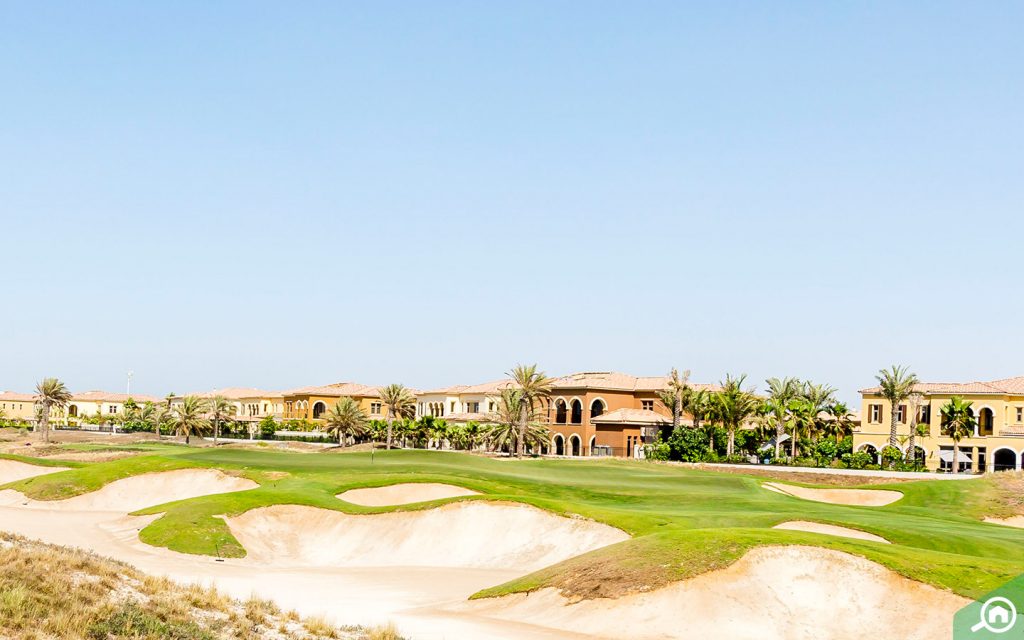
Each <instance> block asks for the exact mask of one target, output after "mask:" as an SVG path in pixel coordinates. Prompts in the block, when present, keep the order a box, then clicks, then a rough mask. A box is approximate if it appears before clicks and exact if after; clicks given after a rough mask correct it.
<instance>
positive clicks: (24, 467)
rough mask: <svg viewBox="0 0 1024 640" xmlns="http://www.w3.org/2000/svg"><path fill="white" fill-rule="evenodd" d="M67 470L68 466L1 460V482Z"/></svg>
mask: <svg viewBox="0 0 1024 640" xmlns="http://www.w3.org/2000/svg"><path fill="white" fill-rule="evenodd" d="M67 470H68V468H67V467H43V466H40V465H37V464H25V463H24V462H18V461H17V460H0V484H7V483H8V482H15V481H17V480H24V479H25V478H34V477H36V476H45V475H46V474H48V473H57V472H58V471H67Z"/></svg>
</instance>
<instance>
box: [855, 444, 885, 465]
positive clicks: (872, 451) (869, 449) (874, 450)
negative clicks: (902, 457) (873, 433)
mask: <svg viewBox="0 0 1024 640" xmlns="http://www.w3.org/2000/svg"><path fill="white" fill-rule="evenodd" d="M858 451H863V452H864V453H866V454H868V455H869V456H871V464H881V463H882V460H881V458H880V457H879V454H878V447H876V446H875V445H873V444H864V445H861V447H860V449H858Z"/></svg>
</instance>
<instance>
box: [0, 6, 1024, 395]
mask: <svg viewBox="0 0 1024 640" xmlns="http://www.w3.org/2000/svg"><path fill="white" fill-rule="evenodd" d="M1021 24H1024V5H1022V4H1020V3H1012V2H1007V3H1001V2H986V3H954V2H949V3H947V2H787V3H781V2H779V3H753V2H728V1H727V2H718V1H715V2H686V3H680V2H629V3H627V2H619V3H611V2H582V1H581V2H566V1H560V0H544V1H542V2H528V1H521V2H515V3H490V2H440V1H435V2H419V1H417V2H333V1H332V2H312V1H311V2H303V3H280V2H277V3H271V2H267V3H261V2H230V1H225V2H216V3H208V2H198V1H196V2H166V3H156V2H146V3H138V2H123V3H114V2H90V3H81V2H57V1H55V2H46V3H34V2H8V1H6V0H2V1H0V81H2V87H3V89H2V94H0V95H2V99H0V250H2V253H0V260H2V262H0V264H2V267H0V295H2V296H3V300H4V302H3V307H2V313H0V345H2V353H0V389H11V390H16V391H28V390H30V389H32V388H33V386H34V384H35V382H36V381H37V380H39V379H40V378H42V377H44V376H57V377H60V378H61V379H63V380H64V381H65V382H66V383H67V384H68V386H69V387H70V388H71V389H73V390H86V389H105V390H110V391H121V390H123V389H124V387H125V381H126V372H128V371H129V370H130V371H133V372H134V381H133V391H136V392H138V393H149V394H154V395H163V394H165V393H167V392H171V391H173V392H177V393H184V392H190V391H200V390H206V389H211V388H217V387H227V386H253V387H259V388H267V389H287V388H291V387H297V386H303V385H309V384H326V383H330V382H337V381H343V380H344V381H358V382H363V383H366V384H387V383H391V382H402V383H404V384H406V385H410V386H414V387H417V388H434V387H439V386H444V385H449V384H456V383H467V384H472V383H477V382H483V381H487V380H495V379H499V378H502V377H503V376H504V374H505V372H507V371H508V370H509V369H510V368H511V367H513V366H514V365H515V364H517V363H520V362H524V363H532V362H536V363H538V364H539V366H540V367H541V369H543V370H545V371H546V372H548V373H549V374H551V375H561V374H566V373H570V372H574V371H608V370H616V371H624V372H628V373H633V374H636V375H660V374H664V373H666V372H667V371H668V370H669V368H671V367H678V368H680V369H689V370H691V371H692V378H691V379H692V380H694V381H700V382H712V381H716V380H719V379H721V378H722V377H723V376H724V375H725V374H726V373H732V374H741V373H746V374H747V375H748V380H749V381H750V383H751V384H752V385H756V386H758V387H759V388H762V389H763V388H764V383H763V381H764V379H765V378H766V377H769V376H785V375H793V376H799V377H801V378H810V379H813V380H815V381H819V382H825V383H829V384H831V385H833V386H835V387H837V388H838V389H839V395H840V396H841V397H842V398H844V399H847V400H851V401H852V400H855V399H856V398H857V394H856V391H857V389H859V388H862V387H865V386H870V385H871V384H873V382H874V374H875V373H876V372H877V370H878V369H880V368H882V367H885V366H888V365H890V364H893V363H902V364H907V365H910V366H911V367H912V369H913V370H914V371H915V372H917V374H918V375H919V376H920V377H921V378H922V379H925V380H935V381H959V380H976V379H996V378H1002V377H1009V376H1014V375H1024V362H1022V359H1024V358H1022V357H1024V340H1022V335H1021V327H1022V325H1024V323H1022V319H1024V278H1022V276H1024V261H1022V258H1021V250H1022V247H1024V217H1022V216H1024V207H1022V205H1024V179H1022V178H1024V154H1022V151H1024V120H1022V117H1021V114H1024V83H1022V82H1021V78H1022V77H1024V39H1022V38H1020V25H1021Z"/></svg>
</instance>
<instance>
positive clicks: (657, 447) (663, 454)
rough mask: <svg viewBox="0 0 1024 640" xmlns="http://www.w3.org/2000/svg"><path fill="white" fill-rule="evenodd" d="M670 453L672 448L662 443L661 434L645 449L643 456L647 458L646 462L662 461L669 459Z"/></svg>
mask: <svg viewBox="0 0 1024 640" xmlns="http://www.w3.org/2000/svg"><path fill="white" fill-rule="evenodd" d="M671 451H672V448H671V447H670V446H669V445H668V443H667V442H663V441H662V439H661V434H660V433H659V434H658V435H657V437H656V438H655V439H654V443H653V444H649V445H647V446H646V447H645V451H644V454H645V455H646V456H647V459H648V460H660V461H664V460H668V459H669V456H670V454H671Z"/></svg>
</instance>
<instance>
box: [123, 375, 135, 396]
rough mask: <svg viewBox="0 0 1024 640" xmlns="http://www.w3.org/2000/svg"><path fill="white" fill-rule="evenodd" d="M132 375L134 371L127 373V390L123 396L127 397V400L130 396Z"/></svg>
mask: <svg viewBox="0 0 1024 640" xmlns="http://www.w3.org/2000/svg"><path fill="white" fill-rule="evenodd" d="M134 375H135V372H134V371H129V372H128V389H127V391H126V393H125V395H127V396H128V397H129V398H130V397H131V395H132V376H134Z"/></svg>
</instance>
